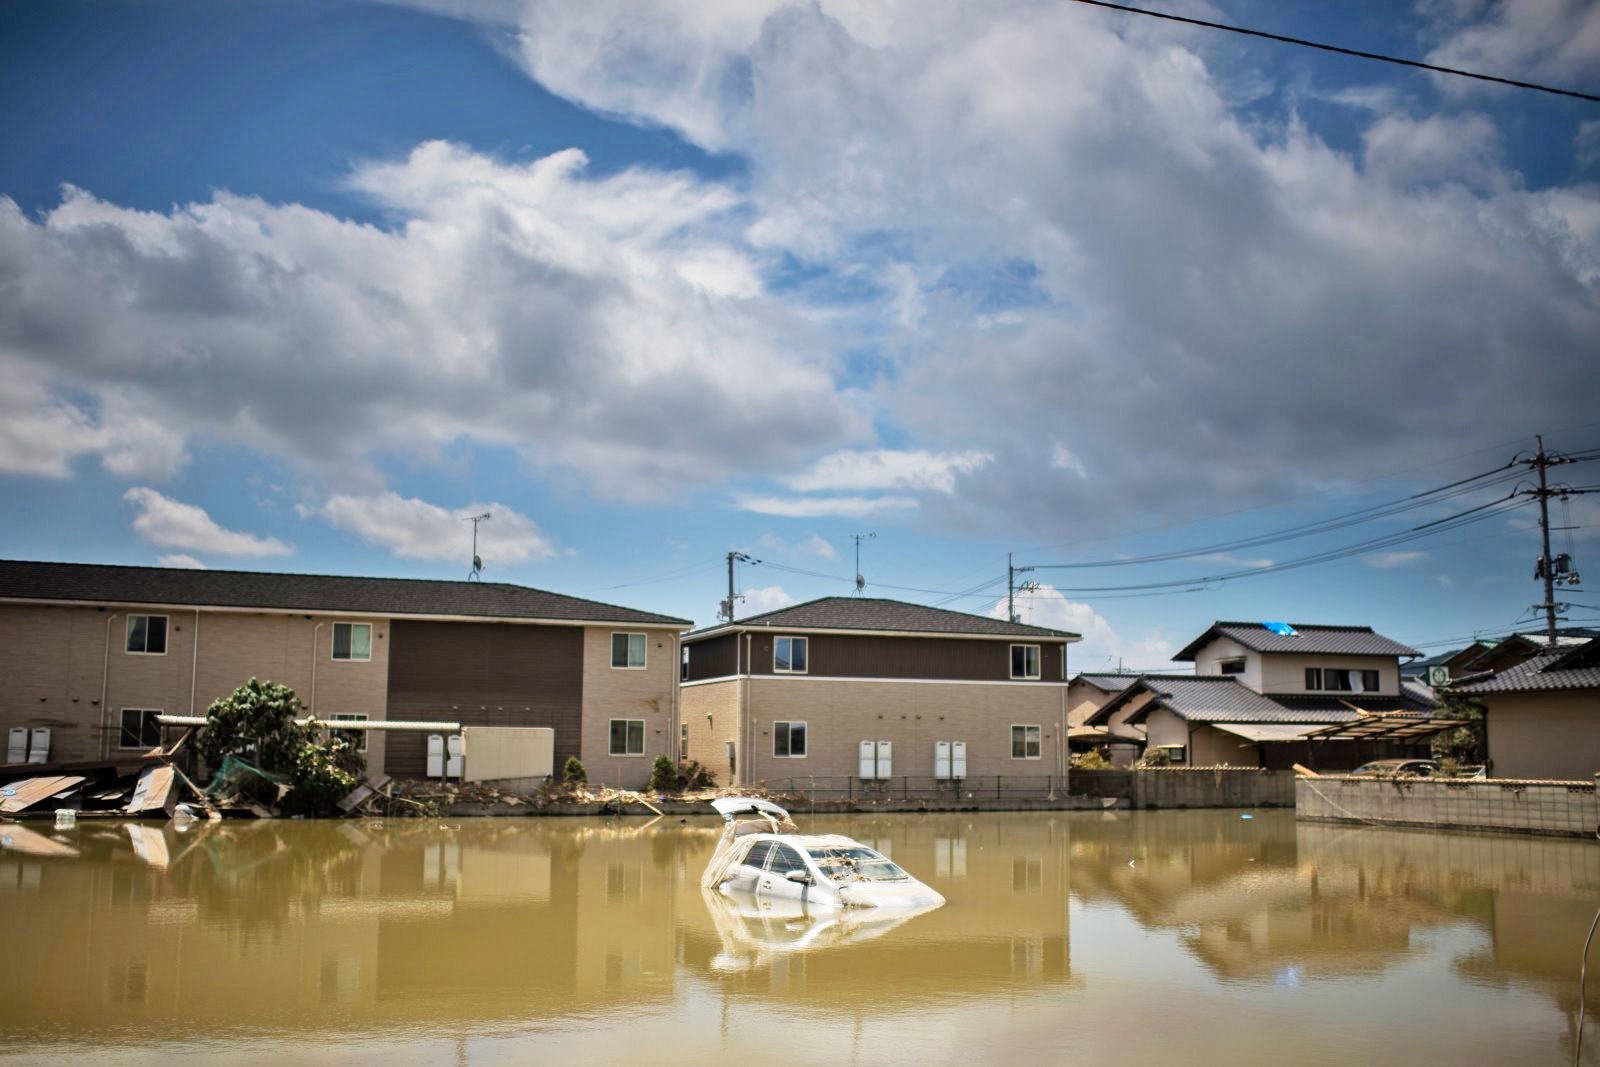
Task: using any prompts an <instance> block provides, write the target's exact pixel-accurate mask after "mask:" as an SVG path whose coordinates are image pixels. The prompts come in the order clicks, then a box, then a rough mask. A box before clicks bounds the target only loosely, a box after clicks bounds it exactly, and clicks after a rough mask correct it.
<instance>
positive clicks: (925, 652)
mask: <svg viewBox="0 0 1600 1067" xmlns="http://www.w3.org/2000/svg"><path fill="white" fill-rule="evenodd" d="M683 640H684V648H685V651H686V653H687V658H686V661H685V663H684V665H683V678H684V681H683V684H682V697H681V700H682V705H683V725H684V728H685V736H686V748H687V753H688V755H689V757H690V758H692V759H694V760H697V761H698V762H700V763H702V764H704V765H705V766H707V767H709V768H710V769H711V770H712V771H713V772H715V773H716V775H717V778H718V781H719V782H725V783H726V782H731V783H733V784H737V785H758V784H760V783H763V782H765V783H768V784H772V785H775V786H777V785H783V784H785V783H787V782H788V781H789V780H791V779H793V780H795V781H797V782H798V781H799V780H801V779H808V780H812V779H824V780H831V781H836V782H842V781H843V780H844V779H856V780H866V781H869V782H882V781H886V780H892V779H901V778H904V777H907V776H909V777H914V778H923V779H934V778H936V777H941V776H942V775H941V768H940V767H938V766H936V762H935V757H936V753H937V752H939V751H942V750H941V749H940V748H939V746H940V745H941V743H948V744H951V745H954V744H955V743H960V745H962V746H963V750H964V753H965V762H964V765H963V766H962V768H961V777H963V778H966V779H976V778H982V777H988V778H994V777H1029V778H1038V779H1040V780H1041V781H1042V780H1044V779H1045V778H1059V777H1060V776H1061V775H1063V774H1065V770H1066V756H1067V748H1066V733H1067V704H1066V690H1067V682H1066V655H1067V645H1068V644H1069V643H1071V642H1073V641H1076V640H1078V635H1076V634H1072V633H1067V632H1064V631H1060V630H1049V629H1045V628H1043V627H1037V626H1025V625H1022V624H1019V623H1010V622H1004V621H1002V620H998V619H990V618H984V617H980V616H976V615H966V614H963V613H961V612H954V611H944V610H941V609H938V608H929V607H924V606H922V605H918V604H907V603H903V602H900V601H894V600H881V599H871V598H861V597H827V598H824V599H821V600H815V601H811V602H809V603H805V604H797V605H794V606H793V607H788V608H782V609H780V610H778V611H773V612H768V613H766V614H763V615H757V616H753V617H751V618H749V619H741V620H738V621H737V622H734V623H731V624H725V625H720V626H716V627H712V628H709V629H706V630H701V631H697V632H695V633H691V634H688V635H686V636H685V637H684V639H683ZM863 743H867V744H869V745H870V746H871V747H870V748H869V749H868V750H867V755H866V756H865V759H866V760H867V764H866V767H865V769H866V770H867V772H868V773H867V774H865V775H864V774H863V773H862V771H863V769H864V768H863V758H864V757H863V748H862V746H863ZM949 773H951V774H953V773H954V768H951V769H950V770H949Z"/></svg>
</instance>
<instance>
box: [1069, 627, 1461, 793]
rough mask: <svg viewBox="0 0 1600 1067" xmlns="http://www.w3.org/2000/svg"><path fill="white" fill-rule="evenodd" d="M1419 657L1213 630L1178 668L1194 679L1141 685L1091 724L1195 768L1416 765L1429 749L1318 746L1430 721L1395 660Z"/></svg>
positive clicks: (1307, 638)
mask: <svg viewBox="0 0 1600 1067" xmlns="http://www.w3.org/2000/svg"><path fill="white" fill-rule="evenodd" d="M1416 655H1418V653H1417V652H1416V651H1415V650H1414V649H1411V648H1408V647H1407V646H1405V645H1402V644H1400V643H1399V642H1397V641H1392V640H1390V639H1389V638H1387V637H1384V636H1383V635H1382V634H1377V633H1374V632H1373V631H1372V628H1371V627H1369V626H1325V625H1320V624H1311V623H1293V624H1289V623H1270V622H1217V623H1213V624H1212V625H1211V627H1210V628H1209V629H1207V630H1206V632H1205V633H1203V634H1201V635H1200V636H1199V637H1197V638H1195V639H1194V640H1193V641H1191V642H1190V643H1189V644H1188V645H1187V646H1186V647H1185V648H1184V649H1183V650H1182V651H1180V652H1179V653H1178V654H1177V655H1176V656H1174V657H1173V659H1174V660H1176V661H1179V662H1185V661H1187V662H1192V663H1193V664H1194V668H1195V673H1194V675H1193V676H1174V675H1146V676H1143V677H1141V678H1140V679H1139V680H1137V681H1135V682H1133V683H1132V684H1130V685H1128V686H1127V687H1126V688H1124V689H1123V690H1122V691H1121V692H1120V693H1118V694H1116V695H1115V696H1114V697H1112V698H1111V699H1110V700H1107V701H1105V702H1104V703H1103V704H1101V706H1100V708H1099V709H1098V710H1097V711H1095V712H1093V713H1092V714H1090V715H1089V716H1087V717H1086V718H1085V720H1084V722H1085V725H1087V726H1101V727H1104V726H1107V725H1109V724H1110V723H1112V722H1116V723H1118V724H1120V725H1122V726H1124V727H1127V726H1142V727H1143V728H1144V733H1145V743H1146V746H1147V750H1149V749H1159V750H1161V751H1164V752H1165V753H1167V755H1168V757H1169V758H1170V759H1171V761H1172V762H1173V763H1179V764H1191V765H1196V766H1247V767H1272V768H1285V767H1288V766H1290V765H1291V764H1293V763H1295V762H1305V763H1307V764H1308V765H1310V766H1318V765H1319V764H1320V765H1321V766H1323V767H1329V766H1336V765H1341V764H1349V765H1354V763H1355V762H1361V761H1362V760H1364V759H1372V758H1378V757H1382V756H1389V755H1412V754H1414V750H1416V749H1418V747H1419V746H1420V747H1422V748H1425V747H1426V740H1425V739H1410V740H1408V741H1406V742H1403V743H1402V742H1365V743H1362V742H1354V741H1338V740H1317V741H1313V740H1312V738H1313V737H1314V736H1315V735H1317V734H1319V733H1321V734H1324V735H1326V733H1327V729H1326V728H1327V727H1330V726H1336V725H1340V724H1348V723H1354V722H1358V721H1361V720H1364V719H1370V718H1371V717H1372V716H1373V715H1377V714H1386V713H1393V712H1406V713H1410V714H1414V715H1425V714H1426V713H1428V712H1430V711H1431V710H1432V709H1433V708H1434V707H1435V706H1436V701H1435V699H1434V697H1433V693H1432V691H1431V690H1429V689H1428V688H1427V687H1426V686H1424V685H1421V684H1419V683H1416V682H1413V681H1408V680H1404V679H1402V678H1401V674H1400V657H1402V656H1407V657H1409V656H1416Z"/></svg>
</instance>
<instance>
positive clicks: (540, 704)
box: [0, 561, 688, 786]
mask: <svg viewBox="0 0 1600 1067" xmlns="http://www.w3.org/2000/svg"><path fill="white" fill-rule="evenodd" d="M687 626H688V621H687V620H682V619H674V618H670V617H668V616H663V615H654V614H651V613H648V612H641V611H636V610H634V609H631V608H624V607H618V606H615V605H609V604H601V603H597V602H595V601H589V600H581V599H579V598H577V597H568V596H563V595H561V594H558V593H548V592H544V591H542V590H537V589H530V588H527V587H525V586H517V585H508V584H504V583H487V582H434V581H418V580H412V579H393V578H353V577H343V576H332V575H298V574H270V573H258V572H246V571H198V570H183V569H171V568H158V567H116V566H98V565H89V564H63V563H30V562H19V561H0V641H3V642H4V643H3V645H0V727H4V728H5V730H4V733H5V735H6V736H7V737H8V738H9V737H10V734H11V730H12V729H13V728H17V727H20V728H23V729H26V730H27V731H28V741H29V743H30V744H31V743H32V742H33V739H34V736H35V731H48V735H47V736H48V741H47V743H48V752H47V753H46V756H47V758H48V759H49V760H50V761H51V762H71V761H80V760H98V759H107V758H112V757H115V756H116V755H118V754H119V753H133V752H140V751H145V750H147V749H149V748H150V747H151V746H152V745H154V744H155V743H156V742H157V741H159V740H160V737H161V732H160V728H159V726H158V724H157V723H156V722H155V720H154V716H156V715H158V714H163V713H165V714H169V715H173V714H175V715H203V714H205V710H206V708H207V706H209V705H210V703H211V702H212V701H213V700H215V699H217V698H218V697H222V696H226V695H227V694H228V693H230V692H232V691H233V690H234V689H235V688H237V687H238V686H239V685H241V684H242V683H243V682H245V681H246V680H247V679H249V678H251V677H257V678H262V679H266V680H271V681H274V682H281V683H283V684H285V685H288V686H290V687H291V688H293V689H294V690H295V692H296V694H298V695H299V697H300V698H301V700H302V701H303V702H304V703H305V705H306V707H307V709H308V710H309V711H310V712H311V714H313V715H315V716H317V717H318V718H321V719H325V720H336V719H340V718H346V717H348V718H351V719H357V720H362V719H364V720H368V721H383V720H411V721H429V722H433V721H448V722H459V723H461V724H463V725H494V726H545V727H550V728H552V729H554V730H555V735H556V758H557V767H558V768H559V766H560V764H561V763H562V762H564V761H565V759H566V758H567V757H568V756H578V757H580V758H581V759H583V760H584V762H585V764H586V765H587V766H588V767H589V769H590V778H591V780H593V781H603V782H610V783H615V784H620V785H628V786H639V785H643V784H644V782H645V781H646V780H647V779H648V777H649V767H650V762H651V760H652V759H653V758H654V757H655V756H656V755H657V754H661V753H666V754H669V755H671V754H673V753H674V748H675V745H674V743H673V739H674V736H675V734H676V732H677V727H678V718H677V676H676V670H677V667H676V665H677V662H678V655H679V649H678V637H679V633H680V632H681V631H682V630H683V629H684V628H685V627H687ZM39 736H40V738H41V739H43V738H44V737H45V735H43V734H41V735H39ZM353 736H354V737H356V738H358V739H361V740H364V743H365V745H366V752H367V763H368V766H369V767H371V768H372V769H374V770H385V771H387V772H388V773H391V774H394V775H396V776H401V777H415V776H420V775H421V774H422V773H423V772H424V770H425V762H426V747H425V746H426V738H425V736H424V735H422V734H417V733H393V734H388V735H386V734H385V733H384V732H382V731H371V732H366V733H359V734H354V735H353ZM9 755H10V753H9V752H8V753H7V757H9Z"/></svg>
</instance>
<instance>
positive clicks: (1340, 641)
mask: <svg viewBox="0 0 1600 1067" xmlns="http://www.w3.org/2000/svg"><path fill="white" fill-rule="evenodd" d="M1289 625H1290V626H1292V627H1294V630H1295V633H1294V636H1291V637H1285V636H1282V635H1280V634H1276V633H1274V632H1273V631H1271V630H1269V629H1267V627H1266V624H1265V623H1259V622H1214V623H1212V624H1211V628H1210V629H1209V630H1207V631H1206V632H1205V633H1203V634H1201V635H1200V636H1199V637H1197V638H1195V639H1194V640H1193V641H1191V642H1189V644H1188V646H1187V647H1186V648H1184V650H1183V651H1182V652H1179V653H1178V654H1177V655H1176V656H1173V657H1172V658H1173V659H1175V660H1192V659H1194V657H1195V653H1196V652H1198V651H1199V650H1200V649H1202V648H1204V647H1205V646H1206V645H1207V644H1208V643H1209V642H1210V641H1212V640H1213V639H1214V638H1217V637H1231V638H1232V639H1233V640H1235V641H1237V642H1239V643H1240V644H1241V645H1243V646H1244V647H1245V648H1248V649H1250V650H1251V651H1252V652H1310V653H1314V654H1316V655H1325V656H1419V655H1421V653H1420V652H1418V651H1417V650H1416V649H1414V648H1410V647H1408V646H1406V645H1402V644H1401V643H1400V642H1398V641H1391V640H1389V638H1387V637H1384V636H1383V635H1382V634H1376V633H1373V632H1372V627H1370V626H1323V625H1321V624H1319V623H1309V622H1307V623H1301V622H1292V623H1290V624H1289Z"/></svg>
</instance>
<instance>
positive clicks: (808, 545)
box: [795, 534, 839, 559]
mask: <svg viewBox="0 0 1600 1067" xmlns="http://www.w3.org/2000/svg"><path fill="white" fill-rule="evenodd" d="M795 549H796V551H798V552H802V553H804V554H805V555H808V556H816V557H817V558H818V559H838V558H839V553H838V551H837V550H836V549H835V548H834V547H833V545H832V544H831V543H830V542H828V541H827V540H826V539H825V538H823V537H822V536H821V535H819V534H812V535H811V536H810V537H808V538H806V539H805V540H804V541H801V542H800V543H799V544H798V545H796V546H795Z"/></svg>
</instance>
